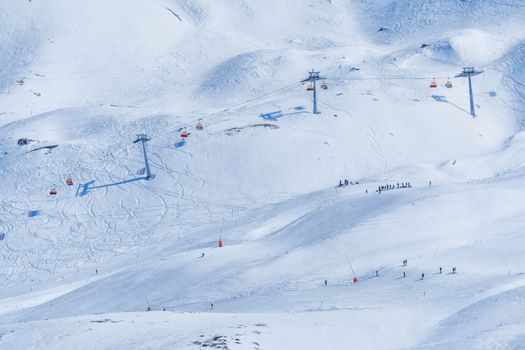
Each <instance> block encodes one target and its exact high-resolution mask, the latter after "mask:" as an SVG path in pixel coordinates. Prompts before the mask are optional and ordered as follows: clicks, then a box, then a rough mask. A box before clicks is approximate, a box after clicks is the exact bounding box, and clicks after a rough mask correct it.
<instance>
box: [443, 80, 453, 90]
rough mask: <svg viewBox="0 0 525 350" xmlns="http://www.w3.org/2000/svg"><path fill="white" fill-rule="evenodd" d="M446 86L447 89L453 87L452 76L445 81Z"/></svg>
mask: <svg viewBox="0 0 525 350" xmlns="http://www.w3.org/2000/svg"><path fill="white" fill-rule="evenodd" d="M445 86H446V88H447V89H450V88H452V82H451V81H450V78H448V79H447V82H446V83H445Z"/></svg>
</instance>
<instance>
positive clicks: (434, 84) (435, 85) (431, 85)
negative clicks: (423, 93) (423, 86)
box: [430, 79, 438, 88]
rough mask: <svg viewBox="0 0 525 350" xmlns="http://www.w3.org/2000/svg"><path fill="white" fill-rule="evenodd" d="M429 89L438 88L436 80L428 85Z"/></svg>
mask: <svg viewBox="0 0 525 350" xmlns="http://www.w3.org/2000/svg"><path fill="white" fill-rule="evenodd" d="M430 87H431V88H437V87H438V84H437V83H436V79H434V80H432V82H431V83H430Z"/></svg>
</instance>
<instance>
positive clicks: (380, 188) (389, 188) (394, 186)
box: [376, 182, 412, 193]
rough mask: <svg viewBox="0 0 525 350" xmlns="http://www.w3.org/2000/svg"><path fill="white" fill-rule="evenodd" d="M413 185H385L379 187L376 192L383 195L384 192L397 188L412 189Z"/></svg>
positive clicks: (407, 183)
mask: <svg viewBox="0 0 525 350" xmlns="http://www.w3.org/2000/svg"><path fill="white" fill-rule="evenodd" d="M411 187H412V185H411V184H410V182H402V183H399V182H398V183H397V185H383V186H379V187H378V188H377V190H376V192H378V193H381V192H383V191H387V190H395V189H397V188H411Z"/></svg>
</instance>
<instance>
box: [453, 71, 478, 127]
mask: <svg viewBox="0 0 525 350" xmlns="http://www.w3.org/2000/svg"><path fill="white" fill-rule="evenodd" d="M481 73H483V71H482V70H476V69H474V67H463V72H461V73H460V74H458V75H456V78H468V92H469V95H470V115H472V116H473V117H475V116H476V111H475V109H474V95H473V94H472V79H471V77H473V76H475V75H478V74H481Z"/></svg>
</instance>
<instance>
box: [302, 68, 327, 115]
mask: <svg viewBox="0 0 525 350" xmlns="http://www.w3.org/2000/svg"><path fill="white" fill-rule="evenodd" d="M308 74H309V75H310V76H309V77H308V78H307V79H304V80H301V83H306V82H309V83H312V86H313V93H314V114H319V111H318V110H317V84H316V82H317V81H318V80H322V79H326V78H325V77H321V76H320V74H321V73H320V72H315V71H314V70H313V69H312V71H311V72H308Z"/></svg>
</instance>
